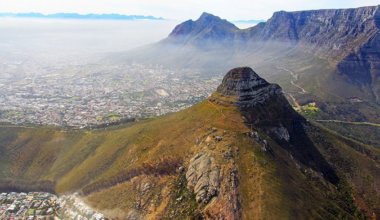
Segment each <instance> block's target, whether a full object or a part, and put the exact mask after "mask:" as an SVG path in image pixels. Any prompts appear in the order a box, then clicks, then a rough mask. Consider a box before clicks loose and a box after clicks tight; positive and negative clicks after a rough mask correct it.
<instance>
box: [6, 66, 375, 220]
mask: <svg viewBox="0 0 380 220" xmlns="http://www.w3.org/2000/svg"><path fill="white" fill-rule="evenodd" d="M0 140H1V142H0V152H1V154H0V168H1V169H0V171H1V172H0V188H1V189H2V190H37V189H38V190H48V191H53V192H57V193H59V194H65V193H72V192H76V191H77V192H80V195H81V196H83V197H84V199H85V201H87V202H89V203H90V205H92V206H94V207H95V208H96V209H98V210H99V211H102V212H104V213H105V214H106V215H107V216H108V217H113V218H116V217H119V218H122V219H125V218H143V219H146V218H152V219H162V218H178V219H186V218H202V219H214V218H215V217H218V218H220V219H309V218H310V219H327V218H330V219H361V218H364V216H367V217H368V218H375V219H376V217H378V216H380V212H379V210H380V193H379V190H380V189H379V186H380V168H379V167H380V151H379V150H378V149H375V148H373V147H370V146H366V145H362V144H359V143H357V142H354V141H351V140H349V139H347V138H344V137H341V136H338V135H336V134H334V133H331V132H330V131H328V130H326V129H324V128H322V127H319V126H317V125H315V124H313V123H310V122H308V121H307V120H305V119H304V118H303V117H302V116H300V115H299V114H297V113H296V112H295V111H294V110H293V108H292V107H291V106H290V104H289V103H288V102H287V100H286V99H285V97H284V95H283V93H282V90H281V88H280V87H279V86H278V85H276V84H270V83H268V82H267V81H266V80H264V79H262V78H261V77H259V76H258V75H257V74H256V73H255V72H253V70H252V69H250V68H247V67H245V68H236V69H233V70H231V71H229V72H228V73H227V74H226V76H225V77H224V79H223V82H222V84H221V85H220V86H219V87H218V89H217V91H216V92H215V93H214V94H213V95H212V96H211V97H210V98H209V99H207V100H205V101H203V102H201V103H199V104H197V105H195V106H193V107H191V108H189V109H186V110H184V111H181V112H178V113H174V114H170V115H166V116H163V117H159V118H157V119H151V120H145V121H141V122H137V123H135V124H132V125H125V126H122V127H114V128H108V129H106V130H75V131H74V130H60V129H52V128H48V127H46V128H45V127H35V128H27V127H19V128H17V127H12V126H2V128H1V130H0Z"/></svg>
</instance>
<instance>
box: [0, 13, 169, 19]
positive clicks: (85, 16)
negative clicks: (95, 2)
mask: <svg viewBox="0 0 380 220" xmlns="http://www.w3.org/2000/svg"><path fill="white" fill-rule="evenodd" d="M0 17H12V18H55V19H97V20H163V18H161V17H154V16H151V15H148V16H145V15H121V14H78V13H55V14H41V13H33V12H30V13H0Z"/></svg>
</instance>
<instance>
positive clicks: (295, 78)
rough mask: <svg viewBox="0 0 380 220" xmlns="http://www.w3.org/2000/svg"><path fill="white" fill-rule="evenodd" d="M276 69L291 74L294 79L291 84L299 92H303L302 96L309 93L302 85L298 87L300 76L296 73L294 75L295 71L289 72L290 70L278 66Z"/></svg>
mask: <svg viewBox="0 0 380 220" xmlns="http://www.w3.org/2000/svg"><path fill="white" fill-rule="evenodd" d="M276 68H277V69H279V70H283V71H286V72H288V73H290V75H291V76H292V79H291V80H290V83H291V84H292V85H293V86H294V87H296V88H298V89H299V90H301V91H300V92H299V93H300V94H306V93H307V92H306V90H305V89H304V88H303V87H302V86H300V85H298V84H297V83H296V81H297V80H298V74H296V73H294V72H293V71H291V70H289V69H286V68H284V67H278V66H276Z"/></svg>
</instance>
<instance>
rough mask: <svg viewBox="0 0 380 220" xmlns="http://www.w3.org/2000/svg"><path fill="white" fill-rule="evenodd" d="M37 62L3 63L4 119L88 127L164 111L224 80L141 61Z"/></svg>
mask: <svg viewBox="0 0 380 220" xmlns="http://www.w3.org/2000/svg"><path fill="white" fill-rule="evenodd" d="M24 66H26V67H28V70H25V69H24V68H26V67H24ZM33 67H34V66H33V65H29V66H28V65H26V64H24V63H17V62H12V63H6V64H3V66H2V69H3V70H4V71H3V72H2V73H1V74H0V87H1V88H2V91H1V94H0V122H5V123H12V124H25V123H31V124H49V125H59V126H75V127H85V126H89V125H99V124H106V123H110V122H115V121H119V120H121V119H126V118H145V117H151V116H159V115H163V114H166V113H168V112H176V111H179V110H181V109H184V108H186V107H189V106H190V105H192V104H194V103H196V102H199V101H200V100H202V99H204V98H206V97H207V96H209V95H210V93H211V92H212V91H214V90H215V88H216V86H217V85H218V84H219V83H220V79H221V78H220V77H205V76H202V75H201V74H200V73H197V72H194V70H187V69H182V70H178V71H174V70H170V69H167V68H163V67H162V66H144V65H140V64H130V65H96V64H94V65H74V66H71V67H65V66H61V67H60V66H55V67H54V68H52V67H45V68H41V67H40V66H35V67H34V68H33ZM19 68H20V71H21V72H22V73H20V74H17V70H18V69H19ZM21 68H22V70H21Z"/></svg>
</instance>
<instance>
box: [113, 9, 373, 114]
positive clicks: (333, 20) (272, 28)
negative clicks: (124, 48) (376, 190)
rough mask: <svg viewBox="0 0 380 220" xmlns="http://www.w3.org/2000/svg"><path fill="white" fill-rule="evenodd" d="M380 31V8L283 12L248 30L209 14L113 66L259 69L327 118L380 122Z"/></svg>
mask: <svg viewBox="0 0 380 220" xmlns="http://www.w3.org/2000/svg"><path fill="white" fill-rule="evenodd" d="M379 27H380V9H379V6H372V7H362V8H355V9H331V10H313V11H299V12H285V11H280V12H276V13H274V14H273V16H272V18H270V19H269V20H268V21H267V22H262V23H259V24H257V25H256V26H254V27H251V28H247V29H239V28H237V27H236V26H234V25H233V24H232V23H229V22H228V21H226V20H223V19H221V18H219V17H217V16H214V15H211V14H207V13H204V14H202V15H201V17H200V18H199V19H198V20H196V21H192V20H189V21H186V22H184V23H181V24H179V25H177V26H176V27H175V29H174V30H173V31H172V33H170V35H169V36H168V37H167V38H166V39H164V40H162V41H160V42H158V43H156V44H153V45H149V46H146V47H143V48H138V49H136V50H133V51H130V52H128V53H121V54H116V55H114V56H113V57H112V58H110V60H112V61H113V62H127V61H136V62H145V63H159V64H163V65H166V66H170V67H174V68H182V67H186V68H196V69H199V70H201V71H203V72H204V74H218V73H221V72H225V71H227V70H228V69H230V68H232V67H233V66H236V65H248V66H254V67H255V68H256V69H258V70H259V71H260V72H262V73H263V75H264V76H266V77H268V78H269V79H270V80H272V81H275V82H278V83H279V84H281V85H282V86H283V87H284V88H285V90H286V92H287V93H289V94H290V95H292V96H293V97H295V98H296V100H297V101H298V102H299V103H300V104H301V105H302V104H303V103H308V102H317V103H319V106H321V107H322V108H323V110H324V112H325V113H326V112H327V113H328V114H327V116H326V115H325V116H326V117H325V116H323V114H322V115H321V117H322V118H323V117H325V118H330V119H331V118H342V119H345V120H362V121H363V120H364V121H366V120H370V121H379V118H380V115H379V113H378V112H379V110H380V107H379V95H380V93H379V91H380V82H379V77H380V67H379V60H380V47H379ZM162 51H164V52H162ZM353 100H354V101H353Z"/></svg>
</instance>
